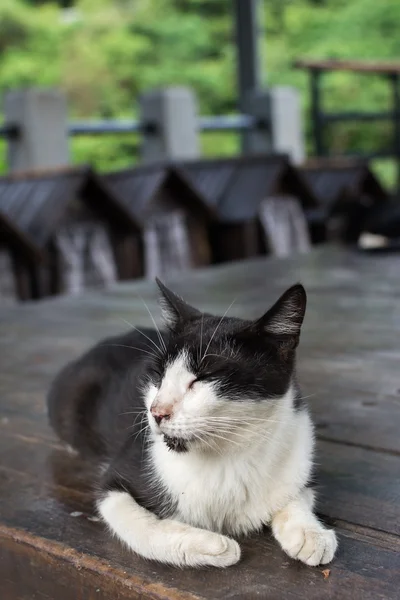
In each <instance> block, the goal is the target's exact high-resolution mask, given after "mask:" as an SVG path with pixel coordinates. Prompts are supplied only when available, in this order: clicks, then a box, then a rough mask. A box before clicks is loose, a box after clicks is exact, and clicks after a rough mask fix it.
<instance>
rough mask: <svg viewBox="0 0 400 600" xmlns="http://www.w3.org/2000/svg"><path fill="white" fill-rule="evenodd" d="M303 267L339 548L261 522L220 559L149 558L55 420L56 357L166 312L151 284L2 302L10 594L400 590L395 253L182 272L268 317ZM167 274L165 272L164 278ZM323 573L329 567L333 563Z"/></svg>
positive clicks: (323, 474) (6, 589)
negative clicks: (51, 394)
mask: <svg viewBox="0 0 400 600" xmlns="http://www.w3.org/2000/svg"><path fill="white" fill-rule="evenodd" d="M298 280H300V281H302V282H303V283H304V285H305V286H306V288H307V291H308V295H309V305H308V311H307V315H306V321H305V325H304V331H303V335H302V340H301V345H300V358H299V374H300V382H301V383H302V386H303V393H304V396H309V403H310V405H311V408H312V412H313V414H314V417H315V421H316V426H317V432H318V437H319V445H318V456H317V463H318V471H319V483H320V504H319V510H320V513H321V515H322V516H323V518H324V519H326V520H327V521H328V522H329V523H335V524H336V527H337V531H338V534H339V540H340V546H339V552H338V555H337V558H336V559H335V560H334V562H333V563H332V564H331V565H329V566H328V567H327V568H328V569H329V571H330V572H329V576H328V577H327V578H325V577H324V574H323V571H324V569H323V568H310V567H306V566H304V565H302V564H299V563H297V562H295V561H292V560H290V559H289V558H288V557H287V556H286V555H284V554H283V552H282V551H281V550H280V549H279V548H278V546H277V544H276V542H275V541H274V540H273V539H271V537H270V535H269V533H268V531H265V532H264V533H263V534H262V535H257V536H253V537H252V538H251V539H248V540H246V541H244V542H243V543H242V548H243V559H242V561H241V562H240V563H239V565H237V566H234V567H230V568H229V569H227V570H226V571H219V570H215V569H207V570H199V571H193V570H191V569H187V570H177V569H174V568H171V567H166V566H160V565H157V564H154V563H150V562H146V561H144V560H142V559H140V558H138V557H136V556H134V555H132V554H130V553H129V552H128V551H126V550H125V549H124V548H122V547H121V546H120V544H119V543H118V542H117V541H116V540H113V539H111V537H110V536H109V535H108V533H107V532H106V531H105V528H104V527H103V525H102V524H101V523H100V522H98V521H96V520H91V519H92V518H93V516H94V511H93V504H92V500H91V494H90V477H89V474H88V473H89V471H88V467H87V465H84V464H82V463H80V462H79V461H77V460H76V459H72V458H71V457H69V456H68V455H66V454H65V452H64V451H63V450H62V449H61V448H60V446H59V444H58V442H57V440H56V438H55V437H54V435H53V434H52V432H51V431H50V429H49V427H48V426H47V422H46V414H45V392H46V389H47V386H48V384H49V382H50V380H51V378H52V377H53V375H54V374H55V372H56V371H57V369H58V368H59V367H61V366H62V365H63V364H64V363H65V362H66V361H68V360H69V359H71V358H73V357H75V356H77V355H78V354H79V353H81V352H82V351H83V350H85V349H86V348H87V347H89V346H90V345H91V344H93V342H95V341H96V340H98V339H100V338H101V337H103V336H105V335H108V334H112V333H116V332H119V331H121V330H124V329H126V324H125V323H124V322H123V321H122V320H121V319H126V320H128V321H130V322H132V323H135V324H136V325H138V324H141V325H149V324H150V319H149V316H148V313H147V311H146V309H145V308H144V306H143V304H142V302H141V300H140V299H138V297H137V295H140V296H142V297H143V298H144V299H145V301H146V302H147V303H148V305H149V307H150V309H151V310H152V311H153V312H154V313H155V315H156V316H157V320H159V311H158V309H157V305H156V287H155V285H153V284H152V283H143V282H139V283H136V284H134V285H133V284H121V285H119V287H117V288H116V289H115V290H113V291H109V292H97V293H88V294H85V295H84V296H82V297H80V298H76V299H61V300H53V301H45V302H42V303H39V304H37V305H35V306H33V305H31V306H29V305H25V306H24V307H21V308H16V309H8V310H3V311H0V374H1V377H0V406H1V412H0V581H1V594H0V595H1V598H2V599H4V600H14V599H15V598H17V599H18V600H33V599H35V600H36V599H37V600H39V599H45V600H53V599H54V600H92V599H93V600H125V599H128V598H140V599H144V598H151V599H154V600H156V599H157V600H161V599H162V600H167V599H174V600H177V599H186V598H187V599H189V600H190V599H192V600H195V599H216V598H218V599H222V598H223V599H228V600H242V599H249V600H250V599H253V598H266V599H271V600H282V599H283V600H285V599H290V600H291V599H293V600H294V599H304V598H307V599H310V600H313V599H315V600H320V599H325V598H327V599H340V600H342V599H343V600H345V599H351V600H357V599H360V600H361V599H362V600H375V599H378V598H379V599H388V600H389V599H390V600H395V599H397V598H400V585H399V584H400V558H399V557H400V553H399V551H400V456H399V455H400V434H399V430H400V427H399V425H400V257H399V256H398V255H381V256H379V257H378V256H371V255H370V256H365V255H359V254H352V253H346V252H344V251H334V250H329V249H324V250H320V251H317V252H315V253H313V254H311V255H309V256H306V257H297V258H293V259H290V260H284V261H282V260H280V261H277V260H275V261H274V260H265V259H259V260H255V261H252V262H247V263H237V264H235V265H228V266H223V267H218V268H214V269H210V270H203V271H198V272H196V273H194V274H192V275H190V276H187V277H185V278H184V279H182V280H178V281H177V282H176V284H175V285H174V286H173V287H174V289H176V290H177V291H178V292H180V293H181V294H184V295H185V297H186V298H187V299H188V301H190V302H192V303H194V304H196V305H198V306H199V307H200V308H202V309H205V310H208V311H215V312H218V313H220V314H222V313H223V312H224V311H225V310H226V308H227V306H228V305H229V304H230V303H231V301H232V300H233V298H236V302H235V304H234V306H233V308H232V310H231V314H237V315H242V316H249V317H250V316H253V317H256V316H259V315H260V314H261V313H262V312H263V311H265V309H266V308H267V306H268V305H269V304H270V303H271V302H273V301H274V300H275V299H276V297H277V295H278V294H279V293H280V292H281V291H283V290H284V288H285V287H286V286H288V285H290V284H292V283H293V282H296V281H298ZM171 283H172V282H171ZM327 573H328V572H326V574H327Z"/></svg>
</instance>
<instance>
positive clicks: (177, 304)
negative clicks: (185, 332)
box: [156, 277, 201, 327]
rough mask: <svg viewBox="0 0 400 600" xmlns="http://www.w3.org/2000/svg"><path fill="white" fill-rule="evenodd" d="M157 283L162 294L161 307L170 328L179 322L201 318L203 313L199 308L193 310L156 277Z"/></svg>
mask: <svg viewBox="0 0 400 600" xmlns="http://www.w3.org/2000/svg"><path fill="white" fill-rule="evenodd" d="M156 283H157V285H158V287H159V288H160V292H161V295H160V306H161V310H162V314H163V318H164V321H165V322H166V324H167V325H168V326H170V327H174V326H175V325H176V324H177V323H178V322H179V321H190V320H191V319H196V318H198V317H200V316H201V312H200V311H199V310H197V308H193V306H190V304H188V303H187V302H185V301H184V300H183V299H182V298H181V297H180V296H177V294H174V292H171V290H169V289H168V288H167V287H166V286H165V285H164V284H163V283H162V281H160V280H159V279H158V277H156Z"/></svg>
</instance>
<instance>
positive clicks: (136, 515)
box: [97, 490, 240, 567]
mask: <svg viewBox="0 0 400 600" xmlns="http://www.w3.org/2000/svg"><path fill="white" fill-rule="evenodd" d="M97 506H98V510H99V512H100V514H101V516H102V517H103V519H104V521H105V522H106V523H107V525H108V527H109V528H110V529H111V531H112V532H113V533H114V534H115V535H116V536H117V537H118V538H119V539H120V540H122V541H123V542H124V543H125V544H126V545H127V546H128V547H129V548H130V549H131V550H133V551H134V552H136V553H137V554H140V555H141V556H143V557H145V558H149V559H152V560H157V561H159V562H163V563H169V564H172V565H177V566H179V567H183V566H190V567H199V566H204V565H211V566H215V567H228V566H229V565H233V564H235V563H236V562H238V560H239V558H240V547H239V544H238V543H237V542H235V540H232V539H230V538H228V537H226V536H224V535H220V534H218V533H213V532H211V531H207V530H205V529H198V528H195V527H191V526H190V525H186V524H184V523H179V522H178V521H174V520H172V519H159V518H158V517H157V516H156V515H154V514H153V513H152V512H150V511H148V510H146V509H145V508H143V507H141V506H140V505H139V504H138V503H137V502H136V501H135V500H134V499H133V497H132V496H131V495H130V494H128V493H127V492H121V491H116V490H115V491H108V492H106V493H105V495H104V496H103V498H102V499H101V500H99V501H98V502H97Z"/></svg>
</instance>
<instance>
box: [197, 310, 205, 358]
mask: <svg viewBox="0 0 400 600" xmlns="http://www.w3.org/2000/svg"><path fill="white" fill-rule="evenodd" d="M203 324H204V313H202V314H201V326H200V351H199V358H198V360H200V359H201V353H202V350H203Z"/></svg>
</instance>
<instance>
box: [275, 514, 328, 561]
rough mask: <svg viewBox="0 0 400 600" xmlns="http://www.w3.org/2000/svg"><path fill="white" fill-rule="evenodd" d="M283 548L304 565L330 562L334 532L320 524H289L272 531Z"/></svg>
mask: <svg viewBox="0 0 400 600" xmlns="http://www.w3.org/2000/svg"><path fill="white" fill-rule="evenodd" d="M274 533H275V537H276V539H277V540H278V542H279V543H280V545H281V546H282V548H283V550H284V551H285V552H286V553H287V554H288V555H289V556H290V557H291V558H296V559H297V560H301V561H302V562H303V563H305V564H306V565H309V566H311V567H315V566H317V565H324V564H326V563H329V562H331V560H332V559H333V557H334V555H335V552H336V548H337V539H336V534H335V532H334V531H332V530H331V529H325V527H323V526H322V525H318V526H314V527H312V528H311V527H310V528H308V527H301V526H296V527H293V526H292V527H291V526H289V524H288V525H287V526H286V527H283V528H282V529H281V531H279V532H276V531H275V532H274Z"/></svg>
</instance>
